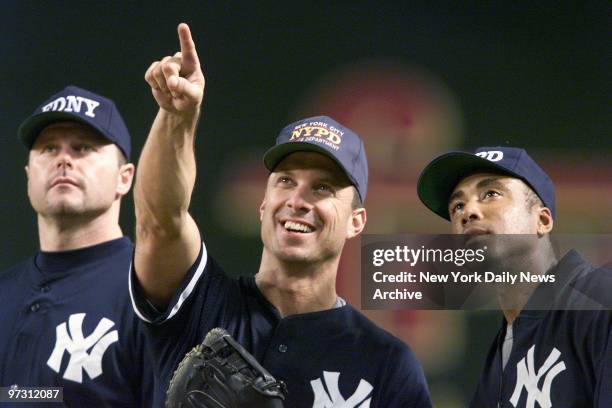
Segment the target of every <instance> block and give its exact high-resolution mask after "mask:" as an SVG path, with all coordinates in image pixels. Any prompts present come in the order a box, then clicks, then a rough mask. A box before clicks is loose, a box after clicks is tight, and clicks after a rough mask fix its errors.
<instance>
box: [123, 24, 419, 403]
mask: <svg viewBox="0 0 612 408" xmlns="http://www.w3.org/2000/svg"><path fill="white" fill-rule="evenodd" d="M178 32H179V39H180V44H181V53H179V54H176V55H175V56H174V57H167V58H164V59H163V60H162V61H161V62H155V63H153V64H152V65H151V67H150V68H149V69H148V71H147V73H146V74H145V79H146V81H147V82H148V83H149V85H150V86H151V89H152V93H153V96H154V97H155V100H156V101H157V103H158V104H159V106H160V109H159V113H158V114H157V117H156V119H155V122H154V124H153V127H152V130H151V132H150V134H149V136H148V139H147V142H146V144H145V147H144V148H143V152H142V156H141V158H140V162H139V166H141V167H139V168H140V170H139V174H138V177H137V180H136V187H135V203H136V216H137V240H136V252H135V259H134V270H135V273H133V274H132V275H131V279H132V289H133V290H132V294H133V295H134V300H135V302H134V303H135V306H136V310H137V313H139V315H140V316H141V317H142V318H143V319H144V320H145V321H147V322H149V323H150V329H151V330H150V332H149V339H150V341H151V344H152V350H153V354H154V355H155V359H156V363H157V364H158V366H157V367H156V370H157V372H158V373H160V377H161V379H162V381H163V382H164V383H166V384H167V382H168V381H169V379H170V376H171V375H172V372H173V371H174V370H175V369H176V366H177V364H178V363H179V361H180V360H181V359H182V358H183V357H184V355H185V353H187V352H188V351H189V350H190V349H191V348H192V347H194V346H195V345H196V344H199V343H201V342H202V340H203V338H204V335H205V334H206V333H207V332H208V331H209V330H211V329H212V328H214V327H216V326H221V327H223V328H225V329H227V330H228V331H229V333H230V334H231V335H232V336H233V337H235V338H236V340H238V341H239V342H240V343H241V344H242V345H243V346H244V347H245V348H246V349H247V350H248V351H249V352H251V353H252V354H253V355H254V356H255V357H256V358H257V360H259V362H260V363H261V364H262V365H263V366H264V367H265V368H266V369H267V370H268V371H269V372H270V373H271V374H272V375H273V376H274V377H276V379H277V380H282V381H284V382H285V383H286V384H287V387H288V397H287V399H286V400H285V406H286V407H292V408H294V407H309V408H311V407H313V406H314V407H324V406H327V407H332V406H338V407H339V406H342V407H357V406H361V407H368V406H372V407H408V406H410V407H429V406H431V403H430V399H429V394H428V390H427V384H426V382H425V378H424V375H423V371H422V369H421V367H420V365H419V363H418V362H417V360H416V358H415V356H414V354H413V353H412V352H411V350H410V349H409V348H408V346H406V345H405V344H404V343H402V342H401V341H400V340H398V339H396V338H394V337H393V336H392V335H390V334H389V333H387V332H385V331H383V330H382V329H380V328H378V327H377V326H375V325H374V324H373V323H372V322H370V321H369V320H368V319H367V318H366V317H365V316H363V315H362V314H361V313H359V312H358V311H357V310H356V309H354V308H353V307H352V306H350V305H348V304H346V302H345V301H344V300H343V299H341V298H340V297H339V296H338V295H337V294H336V275H337V272H338V263H339V260H340V255H341V253H342V248H343V246H344V243H345V241H346V240H347V239H352V238H355V237H357V236H358V235H359V234H360V233H361V231H362V230H363V228H364V226H365V223H366V210H365V208H363V201H364V200H365V198H366V192H367V181H368V168H367V160H366V155H365V151H364V146H363V142H362V140H361V139H360V138H359V136H357V134H355V133H354V132H353V131H351V130H350V129H348V128H346V127H344V126H342V125H341V124H339V123H338V122H336V121H334V120H333V119H331V118H329V117H326V116H318V117H313V118H308V119H303V120H300V121H297V122H295V123H292V124H291V125H288V126H287V127H285V128H284V129H282V130H281V132H280V135H279V136H278V138H277V140H276V145H275V146H274V147H272V148H271V149H270V150H268V151H267V153H266V154H265V156H264V163H265V166H266V168H267V169H268V170H270V176H269V177H268V181H267V184H266V186H265V195H264V198H263V202H262V203H261V206H260V208H259V217H260V220H261V238H262V241H263V253H262V256H261V263H260V265H259V269H255V268H253V265H245V267H244V270H243V271H238V272H240V273H242V274H247V275H251V276H248V277H242V278H239V279H237V280H236V279H231V278H229V277H228V276H227V275H226V274H225V273H224V272H223V270H222V269H221V267H220V266H219V264H217V262H216V261H215V260H214V259H213V258H212V257H211V256H210V255H209V254H208V252H207V250H206V246H205V245H204V244H203V243H202V238H201V235H200V231H199V229H198V228H197V226H196V224H195V222H194V220H193V218H192V217H191V216H190V214H189V213H188V207H189V200H190V197H191V193H192V190H193V187H194V181H195V158H194V152H193V143H194V138H195V127H196V123H197V120H198V117H199V114H200V105H201V102H202V98H203V93H204V76H203V74H202V70H201V68H200V64H199V60H198V56H197V53H196V48H195V44H194V43H193V40H192V38H191V34H190V31H189V28H188V27H187V26H186V25H185V24H181V25H179V27H178ZM254 272H257V274H256V275H255V276H252V274H253V273H254ZM151 305H153V306H154V307H151Z"/></svg>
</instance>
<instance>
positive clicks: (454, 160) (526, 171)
mask: <svg viewBox="0 0 612 408" xmlns="http://www.w3.org/2000/svg"><path fill="white" fill-rule="evenodd" d="M417 189H418V194H419V197H420V198H421V200H422V201H423V203H424V204H425V205H426V206H427V207H428V208H429V209H431V210H432V211H433V212H434V213H436V214H438V215H440V216H441V217H443V218H445V219H447V220H449V221H450V222H451V228H452V232H453V233H455V234H465V235H472V236H474V237H475V239H480V238H478V237H477V236H479V235H491V236H493V235H500V234H522V235H521V236H518V237H509V238H513V239H508V240H506V242H512V243H513V245H514V244H515V243H517V242H518V243H520V245H521V246H520V247H519V248H520V250H518V251H516V248H514V247H513V250H514V251H515V252H513V253H512V255H511V256H508V254H507V253H504V252H503V251H499V250H497V251H493V253H492V254H489V255H491V257H493V258H496V259H494V262H495V263H496V264H497V265H503V267H504V268H507V269H503V270H511V271H532V272H535V273H538V274H541V275H543V276H545V275H547V276H548V277H553V280H549V282H553V283H554V285H546V284H539V285H523V286H520V287H517V288H512V287H511V286H506V287H503V290H501V289H500V291H499V296H498V297H499V302H500V308H501V309H502V310H503V314H504V321H503V324H502V327H501V328H500V330H499V332H498V334H497V337H496V339H495V341H494V342H493V345H492V346H491V349H490V350H489V353H488V356H487V359H486V362H485V365H484V369H483V372H482V375H481V378H480V381H479V383H478V388H477V390H476V393H475V395H474V397H473V399H472V403H471V406H472V407H483V408H485V407H486V408H489V407H496V406H499V407H527V408H535V407H536V406H537V407H576V408H578V407H598V408H603V407H610V406H612V381H611V379H612V313H611V312H610V310H609V309H610V308H611V306H612V302H611V301H610V296H609V293H610V289H612V285H611V282H612V271H611V270H609V269H605V268H595V267H593V266H591V265H590V264H589V263H587V262H586V261H585V260H584V259H582V257H581V256H580V255H579V254H578V253H577V252H576V251H574V250H572V251H570V252H568V253H567V254H566V255H565V256H564V257H562V258H561V259H557V256H556V254H555V251H554V248H553V245H552V243H551V240H550V233H551V231H552V229H553V223H554V220H555V216H556V210H555V207H556V206H555V192H554V185H553V183H552V181H551V179H550V178H549V177H548V175H547V174H546V173H545V172H544V170H542V168H541V167H540V166H538V165H537V163H536V162H535V161H534V160H533V159H532V158H531V157H530V156H529V155H528V154H527V152H526V151H525V150H523V149H518V148H511V147H481V148H478V149H477V150H476V151H475V152H474V153H467V152H451V153H446V154H443V155H441V156H439V157H437V158H435V159H434V160H433V161H432V162H431V163H429V164H428V165H427V167H426V168H425V169H424V170H423V172H422V174H421V176H420V178H419V182H418V187H417ZM523 237H529V239H524V238H523ZM482 238H485V239H486V237H482ZM487 242H495V241H491V240H490V241H487ZM504 247H505V248H506V249H507V247H509V245H505V246H504ZM489 255H488V256H489Z"/></svg>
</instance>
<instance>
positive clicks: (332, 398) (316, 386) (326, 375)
mask: <svg viewBox="0 0 612 408" xmlns="http://www.w3.org/2000/svg"><path fill="white" fill-rule="evenodd" d="M339 377H340V373H336V372H329V371H323V380H324V382H325V385H326V386H327V391H326V390H325V388H323V382H321V379H320V378H317V379H316V380H312V381H311V382H310V386H311V387H312V391H313V392H314V395H315V397H314V403H313V404H312V408H355V407H358V408H370V401H371V400H372V398H367V397H368V396H369V395H370V393H371V392H372V388H373V387H372V385H370V383H369V382H367V381H366V380H363V379H362V380H360V381H359V385H358V386H357V390H356V391H355V392H354V393H353V395H351V397H350V398H349V399H347V400H345V399H344V398H343V397H342V395H341V394H340V389H339V388H338V378H339ZM366 398H367V399H366ZM364 400H365V401H364Z"/></svg>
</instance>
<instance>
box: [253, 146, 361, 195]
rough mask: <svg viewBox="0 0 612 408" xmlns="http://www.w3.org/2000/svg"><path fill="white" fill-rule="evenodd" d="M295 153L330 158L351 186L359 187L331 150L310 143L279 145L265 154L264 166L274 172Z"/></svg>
mask: <svg viewBox="0 0 612 408" xmlns="http://www.w3.org/2000/svg"><path fill="white" fill-rule="evenodd" d="M295 152H315V153H320V154H322V155H325V156H327V157H329V158H330V159H332V160H333V161H334V163H336V164H337V165H338V167H340V169H341V170H342V171H343V173H344V174H345V175H346V177H347V178H348V180H349V181H350V182H351V184H353V185H354V186H357V183H356V182H355V180H353V178H352V177H351V175H350V174H349V172H348V171H347V169H345V168H344V166H343V165H342V163H340V162H339V161H338V159H336V157H335V156H334V155H333V154H332V153H331V152H330V151H329V150H327V149H324V148H322V147H319V146H317V145H314V144H312V143H308V142H290V143H283V144H279V145H276V146H274V147H271V148H270V149H268V151H267V152H266V153H265V154H264V158H263V161H264V165H265V166H266V168H267V169H268V170H269V171H274V168H276V166H278V164H279V163H280V162H281V161H282V160H283V159H284V158H285V157H287V156H288V155H290V154H291V153H295ZM358 190H359V189H358Z"/></svg>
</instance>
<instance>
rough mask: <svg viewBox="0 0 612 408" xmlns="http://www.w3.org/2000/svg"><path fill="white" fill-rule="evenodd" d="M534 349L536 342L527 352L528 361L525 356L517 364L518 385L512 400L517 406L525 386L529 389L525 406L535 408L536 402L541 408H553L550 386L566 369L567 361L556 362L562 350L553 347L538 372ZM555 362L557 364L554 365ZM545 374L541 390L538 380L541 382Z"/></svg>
mask: <svg viewBox="0 0 612 408" xmlns="http://www.w3.org/2000/svg"><path fill="white" fill-rule="evenodd" d="M534 349H535V344H534V345H533V346H531V348H530V349H529V351H528V352H527V363H525V357H523V358H522V359H521V361H519V362H518V363H517V364H516V387H515V388H514V393H512V397H511V398H510V402H511V403H512V405H514V406H515V407H516V406H517V404H518V402H519V399H520V398H521V394H522V393H523V388H525V389H526V390H527V404H526V405H525V408H535V403H536V402H537V403H538V404H540V407H541V408H551V407H552V402H551V401H550V386H551V385H552V382H553V380H554V379H555V377H556V376H557V375H559V373H561V372H562V371H564V370H565V363H564V362H563V361H559V362H558V363H557V364H555V362H556V361H557V360H558V359H559V357H560V356H561V352H560V351H559V350H557V349H556V348H553V350H552V351H551V352H550V355H549V356H548V358H547V359H546V361H544V364H542V367H540V369H539V370H538V372H537V373H536V371H535V367H534V362H533V353H534ZM553 364H555V365H554V366H553ZM549 370H550V371H549ZM544 374H546V376H545V377H544V383H543V384H542V389H541V390H540V389H539V388H538V382H540V378H541V377H542V376H543V375H544Z"/></svg>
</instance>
